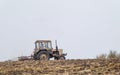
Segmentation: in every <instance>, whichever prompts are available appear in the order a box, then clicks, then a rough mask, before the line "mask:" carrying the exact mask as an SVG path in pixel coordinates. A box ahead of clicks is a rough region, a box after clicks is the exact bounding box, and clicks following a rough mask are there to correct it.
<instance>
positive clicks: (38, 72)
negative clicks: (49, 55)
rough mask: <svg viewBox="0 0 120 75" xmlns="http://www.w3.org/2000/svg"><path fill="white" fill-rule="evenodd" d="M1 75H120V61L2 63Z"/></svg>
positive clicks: (0, 67) (0, 63) (28, 61)
mask: <svg viewBox="0 0 120 75" xmlns="http://www.w3.org/2000/svg"><path fill="white" fill-rule="evenodd" d="M0 75H120V60H117V59H112V60H96V59H85V60H80V59H79V60H65V61H62V60H61V61H57V60H50V61H35V60H27V61H12V62H0Z"/></svg>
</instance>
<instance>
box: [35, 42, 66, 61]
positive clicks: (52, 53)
mask: <svg viewBox="0 0 120 75" xmlns="http://www.w3.org/2000/svg"><path fill="white" fill-rule="evenodd" d="M55 44H56V49H53V48H52V42H51V40H37V41H35V49H34V52H33V59H35V60H50V58H54V60H65V59H66V58H65V56H66V55H67V54H65V53H63V50H62V49H58V46H57V41H55Z"/></svg>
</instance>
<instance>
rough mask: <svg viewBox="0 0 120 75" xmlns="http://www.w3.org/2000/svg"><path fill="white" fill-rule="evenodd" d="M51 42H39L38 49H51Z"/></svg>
mask: <svg viewBox="0 0 120 75" xmlns="http://www.w3.org/2000/svg"><path fill="white" fill-rule="evenodd" d="M51 48H52V47H51V42H40V49H51Z"/></svg>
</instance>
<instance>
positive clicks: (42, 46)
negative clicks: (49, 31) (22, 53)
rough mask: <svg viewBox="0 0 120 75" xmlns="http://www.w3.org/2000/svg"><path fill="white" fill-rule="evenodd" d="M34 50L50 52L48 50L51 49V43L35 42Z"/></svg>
mask: <svg viewBox="0 0 120 75" xmlns="http://www.w3.org/2000/svg"><path fill="white" fill-rule="evenodd" d="M35 49H38V50H45V49H46V50H50V49H52V43H51V41H50V40H37V41H36V42H35Z"/></svg>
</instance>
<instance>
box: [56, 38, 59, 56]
mask: <svg viewBox="0 0 120 75" xmlns="http://www.w3.org/2000/svg"><path fill="white" fill-rule="evenodd" d="M55 45H56V54H57V55H59V51H58V45H57V40H55Z"/></svg>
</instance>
